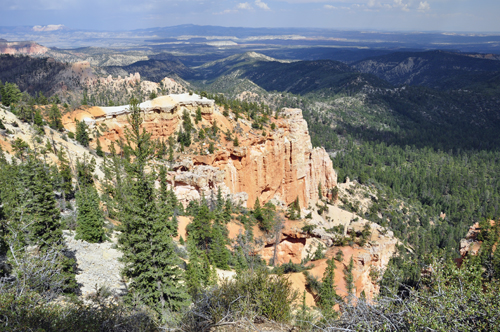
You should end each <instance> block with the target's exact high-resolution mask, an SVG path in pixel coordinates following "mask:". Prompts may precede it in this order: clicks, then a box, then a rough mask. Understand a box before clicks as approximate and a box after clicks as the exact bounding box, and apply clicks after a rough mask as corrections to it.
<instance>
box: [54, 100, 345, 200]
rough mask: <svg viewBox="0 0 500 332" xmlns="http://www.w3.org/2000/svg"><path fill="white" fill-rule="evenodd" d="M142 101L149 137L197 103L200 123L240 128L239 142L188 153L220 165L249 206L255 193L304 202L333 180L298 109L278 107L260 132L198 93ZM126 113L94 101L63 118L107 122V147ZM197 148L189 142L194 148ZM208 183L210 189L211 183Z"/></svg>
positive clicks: (170, 127)
mask: <svg viewBox="0 0 500 332" xmlns="http://www.w3.org/2000/svg"><path fill="white" fill-rule="evenodd" d="M141 106H142V108H143V110H144V123H143V128H145V129H146V130H147V131H148V132H150V133H151V134H152V138H153V139H167V138H168V137H169V136H170V135H172V134H174V133H176V132H178V131H179V129H180V126H181V123H182V113H183V111H184V110H187V111H188V112H190V113H191V114H193V115H194V113H195V111H196V109H197V108H198V107H200V108H201V111H202V115H203V120H202V122H201V123H199V124H198V127H201V126H205V127H209V126H212V125H213V123H214V121H216V122H217V125H218V127H219V128H220V130H221V131H222V132H226V131H230V132H233V131H236V129H238V130H239V132H240V134H237V135H238V136H239V140H240V146H239V147H233V146H232V142H231V143H229V142H220V145H219V146H220V148H218V151H216V153H214V154H212V155H194V154H192V155H190V156H189V158H192V160H193V164H194V166H200V165H205V166H212V167H216V168H218V169H220V170H222V171H223V172H224V173H225V178H224V180H223V181H224V184H225V186H224V188H223V189H226V188H227V189H228V192H230V193H232V194H236V193H241V192H245V193H247V194H248V201H247V206H253V204H254V203H255V200H256V199H257V198H259V200H260V201H261V203H262V204H265V203H266V202H268V201H269V200H271V199H275V200H277V201H279V202H282V203H284V204H286V205H288V204H290V203H292V202H293V201H294V200H295V199H296V198H297V197H298V198H299V202H300V205H301V206H302V207H307V206H308V205H310V204H314V203H315V202H316V201H317V200H318V199H319V192H318V185H319V184H321V187H322V188H323V192H324V193H326V192H327V191H328V190H329V189H331V188H333V187H335V186H336V184H337V175H336V173H335V171H334V170H333V167H332V161H331V159H330V157H329V156H328V154H327V153H326V151H325V150H324V149H323V148H314V149H313V148H312V144H311V138H310V136H309V132H308V128H307V123H306V121H305V120H304V119H303V117H302V111H301V110H300V109H284V110H283V111H282V112H281V113H280V114H281V115H282V116H283V118H282V119H280V120H278V121H275V124H276V125H277V129H276V130H274V131H271V132H270V133H269V134H267V135H266V136H265V137H264V136H262V135H261V134H257V133H255V132H253V130H252V129H251V127H250V124H249V123H248V122H247V121H245V120H241V119H240V120H238V121H234V120H231V119H228V118H226V117H224V116H223V115H222V114H221V113H220V112H218V111H216V110H215V108H214V103H213V101H208V100H207V99H204V100H202V99H199V98H198V99H197V97H196V96H188V95H187V94H186V95H171V96H164V97H160V98H157V99H155V100H153V101H149V102H146V103H144V105H142V104H141ZM127 113H128V110H127V107H124V106H121V107H108V108H104V107H103V108H99V107H93V108H89V109H85V110H79V111H77V112H76V113H71V114H68V115H67V116H65V118H64V120H63V124H64V125H65V127H66V128H67V129H69V130H74V123H73V120H74V118H77V119H79V120H80V119H86V120H85V121H87V122H88V123H89V124H91V125H105V126H106V127H107V130H106V131H105V132H104V133H103V134H102V136H101V138H100V141H101V145H102V146H103V148H104V150H106V147H107V146H108V145H109V144H110V142H112V141H114V140H116V139H118V138H120V137H124V130H125V128H126V127H127ZM200 148H202V147H201V146H196V147H194V144H193V147H192V149H194V151H196V149H200ZM188 171H190V170H189V169H188ZM198 175H199V174H198ZM179 185H180V186H183V188H182V193H180V192H179V194H182V195H183V196H185V197H186V198H187V197H196V195H195V194H194V193H192V192H185V191H186V190H188V191H192V190H197V191H198V192H199V195H201V194H202V192H201V191H206V190H207V189H208V188H198V187H196V186H190V187H189V188H187V187H186V184H185V183H179ZM217 186H219V184H217ZM210 188H211V190H213V188H214V187H212V186H211V187H210ZM180 199H181V200H182V199H183V198H182V197H181V198H180ZM185 203H187V202H185Z"/></svg>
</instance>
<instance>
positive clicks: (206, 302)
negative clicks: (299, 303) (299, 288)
mask: <svg viewBox="0 0 500 332" xmlns="http://www.w3.org/2000/svg"><path fill="white" fill-rule="evenodd" d="M296 299H297V292H296V291H294V290H293V289H292V287H291V283H290V281H289V280H288V279H287V278H286V277H283V276H270V275H269V272H268V271H267V270H266V269H265V268H262V269H258V270H256V271H254V272H253V273H249V272H248V271H245V272H244V273H241V274H238V275H237V276H236V278H235V279H234V280H232V281H230V280H227V279H224V280H222V282H221V283H220V285H219V286H216V287H214V288H212V289H209V290H207V291H205V292H203V293H201V294H200V295H199V296H198V298H197V299H196V300H195V301H194V304H193V306H192V308H191V309H190V310H189V312H187V314H186V317H184V318H183V322H184V324H186V326H184V330H189V331H203V330H207V331H208V330H209V329H210V328H211V327H213V326H216V325H220V324H230V323H231V322H236V321H239V320H242V319H244V318H247V319H249V320H250V321H253V320H254V318H255V317H258V316H263V317H265V318H267V319H269V320H273V321H277V322H289V321H290V320H291V319H292V311H293V305H292V303H293V302H294V301H295V300H296Z"/></svg>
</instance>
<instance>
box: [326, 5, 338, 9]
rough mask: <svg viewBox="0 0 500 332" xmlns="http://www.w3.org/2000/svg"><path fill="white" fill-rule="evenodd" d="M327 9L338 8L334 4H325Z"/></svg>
mask: <svg viewBox="0 0 500 332" xmlns="http://www.w3.org/2000/svg"><path fill="white" fill-rule="evenodd" d="M323 7H324V8H325V9H337V7H335V6H332V5H324V6H323Z"/></svg>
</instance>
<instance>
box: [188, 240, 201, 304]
mask: <svg viewBox="0 0 500 332" xmlns="http://www.w3.org/2000/svg"><path fill="white" fill-rule="evenodd" d="M187 249H188V253H189V263H188V264H187V267H186V285H187V289H188V292H189V294H190V295H191V296H193V297H194V296H195V295H196V294H197V293H198V291H199V290H200V289H201V287H202V284H203V267H202V264H201V252H200V251H199V250H198V248H197V247H196V244H195V243H194V241H193V240H191V239H189V238H188V241H187Z"/></svg>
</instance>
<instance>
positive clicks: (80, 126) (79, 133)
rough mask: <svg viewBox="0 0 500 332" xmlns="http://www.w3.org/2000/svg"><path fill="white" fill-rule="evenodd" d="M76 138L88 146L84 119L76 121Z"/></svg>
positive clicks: (87, 134) (87, 132)
mask: <svg viewBox="0 0 500 332" xmlns="http://www.w3.org/2000/svg"><path fill="white" fill-rule="evenodd" d="M76 140H77V142H79V143H80V144H81V145H83V146H85V147H88V146H89V142H90V138H89V131H88V126H87V124H86V123H85V121H78V120H77V121H76Z"/></svg>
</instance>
